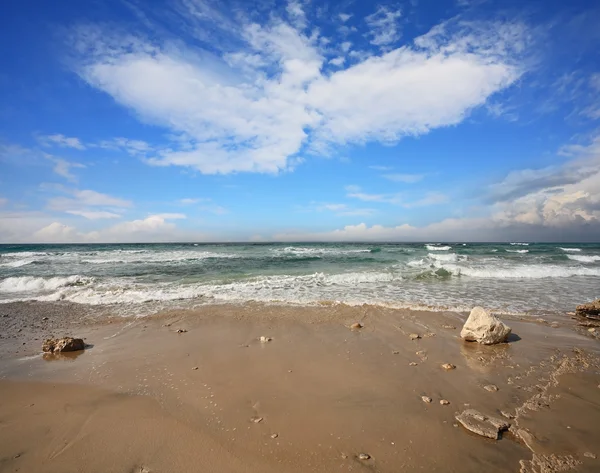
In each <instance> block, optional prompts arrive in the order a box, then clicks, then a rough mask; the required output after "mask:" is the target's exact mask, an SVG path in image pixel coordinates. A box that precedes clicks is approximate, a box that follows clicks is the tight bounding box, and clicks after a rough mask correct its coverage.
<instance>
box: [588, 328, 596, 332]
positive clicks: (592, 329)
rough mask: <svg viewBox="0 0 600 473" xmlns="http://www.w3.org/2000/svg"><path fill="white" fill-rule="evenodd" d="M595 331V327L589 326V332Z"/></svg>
mask: <svg viewBox="0 0 600 473" xmlns="http://www.w3.org/2000/svg"><path fill="white" fill-rule="evenodd" d="M595 331H596V329H595V328H594V327H592V328H588V332H591V333H594V332H595Z"/></svg>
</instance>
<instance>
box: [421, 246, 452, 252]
mask: <svg viewBox="0 0 600 473" xmlns="http://www.w3.org/2000/svg"><path fill="white" fill-rule="evenodd" d="M425 248H427V249H428V250H429V251H448V250H451V249H452V247H451V246H438V245H425Z"/></svg>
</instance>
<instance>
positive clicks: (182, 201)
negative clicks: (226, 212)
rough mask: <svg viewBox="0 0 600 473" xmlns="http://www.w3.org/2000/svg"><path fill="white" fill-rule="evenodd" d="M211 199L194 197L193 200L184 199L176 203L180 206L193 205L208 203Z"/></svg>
mask: <svg viewBox="0 0 600 473" xmlns="http://www.w3.org/2000/svg"><path fill="white" fill-rule="evenodd" d="M210 200H211V199H210V198H208V197H194V198H185V199H180V200H179V201H178V202H179V203H180V204H182V205H193V204H198V203H200V202H209V201H210Z"/></svg>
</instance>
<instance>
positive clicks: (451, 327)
mask: <svg viewBox="0 0 600 473" xmlns="http://www.w3.org/2000/svg"><path fill="white" fill-rule="evenodd" d="M442 328H447V329H449V330H456V327H455V326H454V325H442Z"/></svg>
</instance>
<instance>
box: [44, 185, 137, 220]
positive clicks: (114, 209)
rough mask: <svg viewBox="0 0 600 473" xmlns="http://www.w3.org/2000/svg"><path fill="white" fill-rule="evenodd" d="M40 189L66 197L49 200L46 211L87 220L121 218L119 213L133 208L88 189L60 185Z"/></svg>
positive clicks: (129, 204) (123, 202)
mask: <svg viewBox="0 0 600 473" xmlns="http://www.w3.org/2000/svg"><path fill="white" fill-rule="evenodd" d="M42 189H43V190H46V191H50V192H55V193H56V192H57V193H61V194H67V195H68V197H66V196H64V195H63V196H57V197H51V198H49V199H48V201H47V204H46V207H47V208H48V210H52V211H55V212H64V213H68V214H71V215H77V216H80V217H84V218H86V219H88V220H101V219H116V218H121V217H122V216H121V215H120V213H121V212H123V211H124V210H125V209H127V208H130V207H132V206H133V203H132V202H131V201H128V200H125V199H120V198H118V197H113V196H110V195H108V194H102V193H101V192H96V191H93V190H90V189H84V190H80V189H71V188H67V187H64V186H61V185H48V186H43V187H42Z"/></svg>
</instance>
